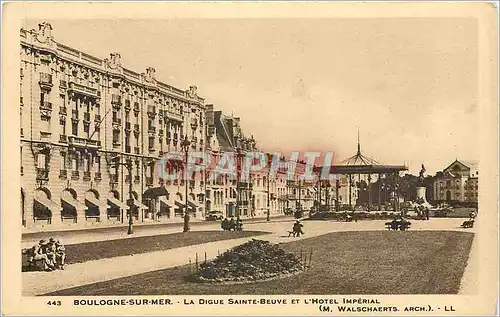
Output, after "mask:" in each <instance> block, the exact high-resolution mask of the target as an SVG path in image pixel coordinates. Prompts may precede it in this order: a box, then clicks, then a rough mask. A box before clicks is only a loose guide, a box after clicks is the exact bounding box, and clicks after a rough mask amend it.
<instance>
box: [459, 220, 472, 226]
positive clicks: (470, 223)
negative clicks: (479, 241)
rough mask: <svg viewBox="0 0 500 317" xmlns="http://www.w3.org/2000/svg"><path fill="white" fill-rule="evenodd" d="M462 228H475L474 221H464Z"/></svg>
mask: <svg viewBox="0 0 500 317" xmlns="http://www.w3.org/2000/svg"><path fill="white" fill-rule="evenodd" d="M460 227H462V228H473V227H474V220H466V221H464V222H463V223H462V224H461V225H460Z"/></svg>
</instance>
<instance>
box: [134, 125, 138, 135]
mask: <svg viewBox="0 0 500 317" xmlns="http://www.w3.org/2000/svg"><path fill="white" fill-rule="evenodd" d="M134 132H135V133H139V124H137V123H135V124H134Z"/></svg>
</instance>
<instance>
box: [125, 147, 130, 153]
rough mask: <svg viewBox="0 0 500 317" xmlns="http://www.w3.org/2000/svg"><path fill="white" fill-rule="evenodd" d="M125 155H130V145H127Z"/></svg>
mask: <svg viewBox="0 0 500 317" xmlns="http://www.w3.org/2000/svg"><path fill="white" fill-rule="evenodd" d="M125 153H130V145H125Z"/></svg>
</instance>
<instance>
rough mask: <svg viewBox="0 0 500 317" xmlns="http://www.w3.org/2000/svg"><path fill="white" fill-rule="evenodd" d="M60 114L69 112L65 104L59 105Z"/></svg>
mask: <svg viewBox="0 0 500 317" xmlns="http://www.w3.org/2000/svg"><path fill="white" fill-rule="evenodd" d="M59 114H63V115H67V114H68V109H66V107H64V106H60V107H59Z"/></svg>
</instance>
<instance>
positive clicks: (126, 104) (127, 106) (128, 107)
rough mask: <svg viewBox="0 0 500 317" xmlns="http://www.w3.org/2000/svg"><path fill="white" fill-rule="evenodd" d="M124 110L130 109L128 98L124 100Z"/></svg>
mask: <svg viewBox="0 0 500 317" xmlns="http://www.w3.org/2000/svg"><path fill="white" fill-rule="evenodd" d="M125 110H127V111H129V110H130V100H125Z"/></svg>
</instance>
